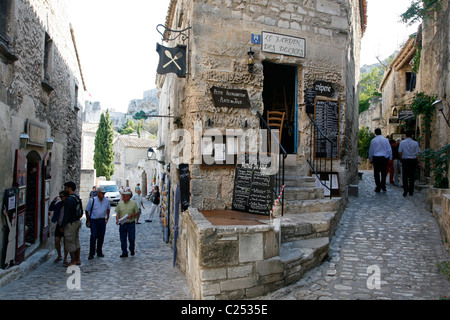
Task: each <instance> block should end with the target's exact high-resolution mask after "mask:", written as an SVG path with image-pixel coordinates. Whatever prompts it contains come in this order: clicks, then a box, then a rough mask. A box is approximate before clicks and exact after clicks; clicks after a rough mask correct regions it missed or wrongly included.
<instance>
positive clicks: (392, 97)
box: [360, 35, 417, 138]
mask: <svg viewBox="0 0 450 320" xmlns="http://www.w3.org/2000/svg"><path fill="white" fill-rule="evenodd" d="M416 51H417V35H412V36H411V37H410V38H409V39H408V41H407V42H406V43H405V45H404V46H403V48H402V49H401V50H400V52H399V53H398V54H397V56H396V57H395V59H394V61H393V62H392V63H391V65H390V66H389V68H388V70H387V71H386V72H385V74H384V77H383V80H382V81H381V84H380V88H379V91H380V92H381V94H382V99H381V104H380V103H378V104H375V105H371V108H370V109H369V110H367V111H365V112H363V113H362V114H361V115H360V127H361V126H363V125H365V126H367V127H369V128H370V129H371V130H372V131H374V130H375V129H376V128H380V129H381V131H382V133H383V135H384V136H387V135H389V136H392V137H394V138H399V137H402V136H403V137H404V136H405V132H406V131H407V130H408V129H412V130H415V129H416V121H415V117H414V115H413V114H412V111H411V108H410V106H411V101H412V99H413V98H414V96H415V94H416V93H417V90H416V86H417V75H416V74H415V73H414V72H413V70H412V61H413V58H414V55H415V54H416Z"/></svg>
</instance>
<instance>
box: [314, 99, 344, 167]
mask: <svg viewBox="0 0 450 320" xmlns="http://www.w3.org/2000/svg"><path fill="white" fill-rule="evenodd" d="M339 114H340V102H339V101H336V100H321V99H316V100H315V112H314V120H315V121H316V123H317V126H318V127H319V129H320V130H321V131H322V133H323V134H324V135H325V136H326V137H327V138H328V139H329V140H331V141H333V151H331V149H332V148H331V146H332V144H331V142H330V141H328V140H327V139H326V138H324V137H323V136H322V135H321V134H320V133H318V134H317V135H316V137H315V143H314V147H315V157H316V158H327V159H337V158H339V131H340V130H339Z"/></svg>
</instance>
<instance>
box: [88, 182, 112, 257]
mask: <svg viewBox="0 0 450 320" xmlns="http://www.w3.org/2000/svg"><path fill="white" fill-rule="evenodd" d="M105 193H106V190H105V188H104V187H99V188H98V191H97V196H96V197H93V198H91V199H89V203H88V205H87V206H86V226H87V227H88V228H90V229H91V242H90V249H89V257H88V259H89V260H91V259H93V258H94V255H95V253H96V252H97V257H104V255H103V250H102V249H103V242H104V240H105V232H106V224H107V223H108V220H109V212H110V210H111V204H110V203H109V201H108V199H105ZM96 249H97V250H96Z"/></svg>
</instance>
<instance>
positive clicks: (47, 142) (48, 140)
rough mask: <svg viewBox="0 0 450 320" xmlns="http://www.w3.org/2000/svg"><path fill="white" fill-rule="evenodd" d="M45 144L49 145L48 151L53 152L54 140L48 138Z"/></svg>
mask: <svg viewBox="0 0 450 320" xmlns="http://www.w3.org/2000/svg"><path fill="white" fill-rule="evenodd" d="M45 143H46V144H47V150H52V148H53V139H52V138H47V140H45Z"/></svg>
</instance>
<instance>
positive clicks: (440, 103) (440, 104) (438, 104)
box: [432, 100, 450, 127]
mask: <svg viewBox="0 0 450 320" xmlns="http://www.w3.org/2000/svg"><path fill="white" fill-rule="evenodd" d="M432 105H433V106H434V107H436V109H437V110H439V111H440V112H441V113H442V115H443V116H444V119H445V121H447V125H448V126H449V127H450V124H449V123H448V119H447V117H446V116H445V113H444V102H443V101H442V100H436V101H435V102H433V104H432Z"/></svg>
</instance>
